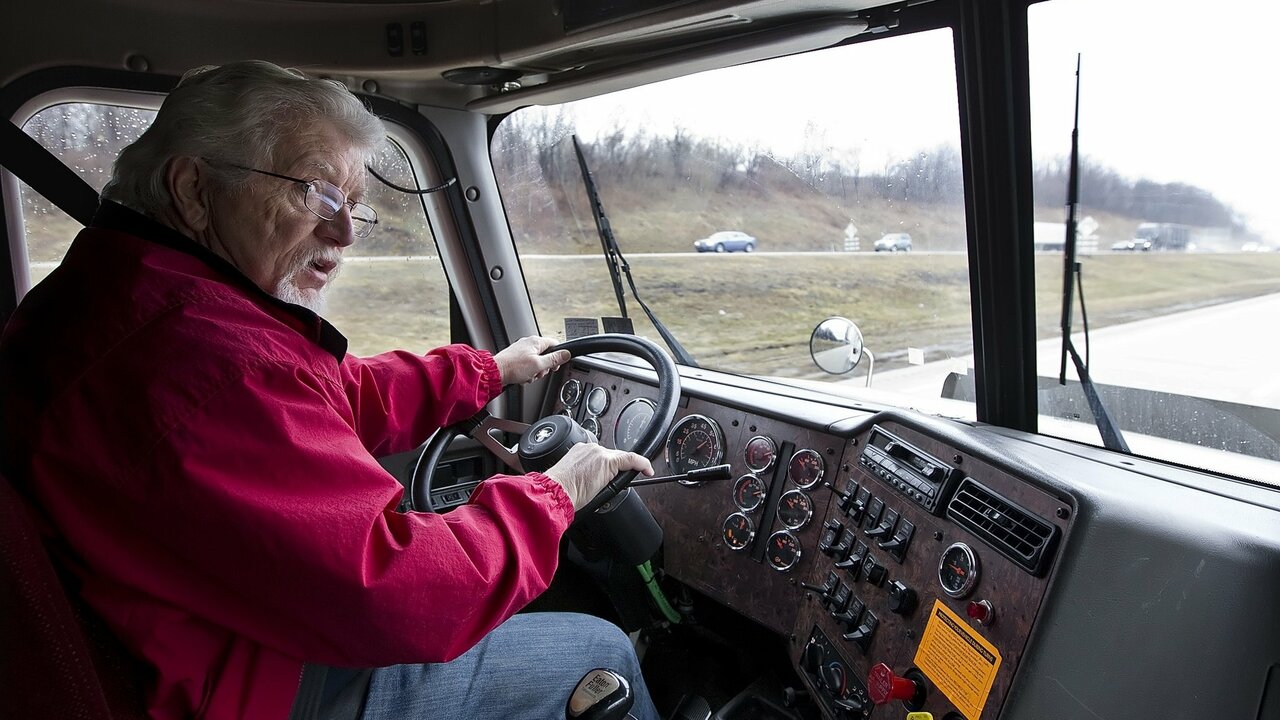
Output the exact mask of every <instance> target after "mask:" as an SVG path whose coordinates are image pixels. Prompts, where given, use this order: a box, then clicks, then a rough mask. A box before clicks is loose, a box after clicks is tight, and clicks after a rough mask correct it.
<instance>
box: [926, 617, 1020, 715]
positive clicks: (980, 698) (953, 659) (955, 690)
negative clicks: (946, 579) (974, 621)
mask: <svg viewBox="0 0 1280 720" xmlns="http://www.w3.org/2000/svg"><path fill="white" fill-rule="evenodd" d="M915 664H916V667H918V668H920V670H921V671H922V672H924V674H925V675H928V676H929V679H930V680H932V681H933V684H934V685H937V686H938V689H939V690H941V691H942V694H943V695H946V696H947V699H948V700H950V701H951V702H952V703H953V704H954V705H955V706H956V707H957V708H959V710H960V712H962V713H964V716H965V717H966V718H969V720H978V718H979V717H980V716H981V715H982V708H983V706H984V705H986V704H987V696H988V695H989V694H991V686H992V685H993V684H994V683H995V681H996V672H997V671H998V670H999V669H1000V651H999V650H996V648H995V646H994V645H992V644H991V643H989V642H987V641H986V640H985V639H983V637H982V636H981V635H978V634H977V633H975V632H974V631H973V630H972V629H971V628H970V627H969V623H967V622H965V621H964V620H963V619H961V618H960V616H959V615H957V614H955V613H954V612H952V611H951V609H950V608H948V607H947V606H946V605H943V604H942V601H940V600H934V601H933V610H932V612H931V613H930V615H929V624H928V625H927V626H925V629H924V637H922V638H921V639H920V647H919V648H917V649H916V659H915Z"/></svg>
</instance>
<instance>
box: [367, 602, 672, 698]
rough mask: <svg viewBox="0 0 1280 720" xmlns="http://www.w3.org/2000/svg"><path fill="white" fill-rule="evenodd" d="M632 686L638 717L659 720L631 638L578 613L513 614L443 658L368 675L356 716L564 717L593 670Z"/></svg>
mask: <svg viewBox="0 0 1280 720" xmlns="http://www.w3.org/2000/svg"><path fill="white" fill-rule="evenodd" d="M601 667H602V668H608V669H610V670H613V671H614V672H616V673H618V674H620V675H622V676H623V677H625V678H626V679H627V680H628V681H630V683H631V689H632V691H633V692H634V693H635V704H634V705H633V706H632V707H631V714H632V715H633V716H634V717H636V718H637V720H658V712H657V710H655V709H654V707H653V701H652V700H651V699H650V698H649V690H648V688H646V687H645V684H644V678H643V677H641V675H640V663H639V661H638V660H637V659H636V654H635V650H634V649H633V648H632V646H631V641H630V639H629V638H628V637H627V636H626V634H625V633H623V632H622V630H620V629H619V628H618V627H617V626H616V625H614V624H613V623H610V622H606V621H604V620H601V619H600V618H597V617H593V616H591V615H581V614H577V613H525V614H520V615H515V616H513V617H512V618H511V619H509V620H507V621H506V622H505V623H503V624H502V625H499V626H498V627H497V628H495V629H494V630H493V631H492V632H490V633H489V634H488V635H487V636H485V638H484V639H483V640H481V641H480V643H479V644H478V645H476V646H475V647H473V648H471V649H470V650H468V651H467V652H465V653H463V654H462V655H461V656H460V657H458V658H457V659H455V660H452V661H450V662H447V663H433V664H426V665H393V666H391V667H385V668H379V669H377V670H375V671H374V672H373V678H372V680H371V681H370V683H369V693H368V695H367V696H366V698H365V706H364V715H363V716H362V718H363V720H449V719H452V718H457V719H458V720H464V719H465V720H513V719H516V718H518V719H519V720H563V718H564V708H565V703H567V702H568V700H569V693H571V692H572V691H573V688H574V686H576V685H577V684H578V681H579V680H581V679H582V677H583V676H584V675H586V674H587V673H588V672H589V671H591V670H592V669H594V668H601Z"/></svg>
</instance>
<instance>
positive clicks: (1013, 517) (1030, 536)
mask: <svg viewBox="0 0 1280 720" xmlns="http://www.w3.org/2000/svg"><path fill="white" fill-rule="evenodd" d="M947 517H949V518H951V519H952V520H955V521H956V522H957V523H959V524H960V525H963V526H964V527H965V528H966V529H968V530H969V531H970V532H972V533H973V534H974V535H977V536H978V537H979V538H981V539H982V540H984V541H985V542H986V543H987V544H988V545H990V546H991V547H993V548H995V549H996V550H997V551H998V552H999V553H1000V554H1001V555H1004V556H1005V557H1007V558H1009V559H1010V560H1012V561H1014V562H1015V563H1017V564H1019V565H1021V566H1022V567H1023V568H1026V570H1027V571H1028V572H1030V573H1031V574H1032V575H1037V576H1038V575H1042V574H1043V573H1044V568H1045V566H1046V565H1047V564H1048V560H1049V558H1050V557H1052V554H1053V548H1054V545H1055V544H1056V542H1057V539H1058V527H1057V526H1056V525H1053V524H1051V523H1048V522H1046V521H1044V520H1043V519H1041V518H1040V517H1037V516H1036V515H1034V514H1032V513H1030V512H1027V511H1026V510H1024V509H1023V508H1021V507H1019V506H1017V505H1015V504H1013V503H1012V502H1010V501H1009V500H1006V499H1004V498H1002V497H1000V496H999V495H997V494H996V493H995V492H993V491H992V490H990V489H989V488H987V487H985V486H983V485H982V484H981V483H979V482H978V481H976V480H974V479H973V478H965V479H964V481H963V482H961V483H960V488H959V489H958V490H956V494H955V496H954V497H953V498H951V503H950V504H949V505H947Z"/></svg>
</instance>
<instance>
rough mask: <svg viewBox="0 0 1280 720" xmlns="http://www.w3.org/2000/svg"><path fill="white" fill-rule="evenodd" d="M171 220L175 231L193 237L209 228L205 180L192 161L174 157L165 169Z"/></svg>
mask: <svg viewBox="0 0 1280 720" xmlns="http://www.w3.org/2000/svg"><path fill="white" fill-rule="evenodd" d="M165 184H166V185H167V186H168V190H169V200H170V203H171V205H172V208H171V209H172V212H173V219H174V221H175V222H176V223H178V224H179V225H181V227H178V228H177V229H178V230H180V231H182V232H183V233H185V234H187V235H190V236H193V237H194V236H196V235H199V234H200V233H201V232H203V231H204V229H205V228H206V227H208V226H209V217H210V208H209V178H208V176H207V175H206V174H205V172H204V168H203V167H201V166H200V161H199V160H197V159H196V158H193V157H176V158H173V159H172V160H170V161H169V166H168V167H167V168H165Z"/></svg>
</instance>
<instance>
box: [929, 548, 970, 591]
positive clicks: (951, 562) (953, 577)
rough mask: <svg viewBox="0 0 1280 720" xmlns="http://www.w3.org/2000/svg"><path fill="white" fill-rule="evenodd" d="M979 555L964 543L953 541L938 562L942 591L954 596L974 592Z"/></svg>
mask: <svg viewBox="0 0 1280 720" xmlns="http://www.w3.org/2000/svg"><path fill="white" fill-rule="evenodd" d="M979 574H980V572H979V570H978V556H977V554H975V553H974V552H973V548H970V547H969V546H968V545H965V544H964V543H961V542H958V543H953V544H952V545H951V547H948V548H947V549H946V550H943V551H942V560H941V562H939V563H938V582H939V583H941V584H942V591H943V592H945V593H946V594H948V595H950V596H951V597H953V598H962V597H964V596H965V595H968V594H969V593H970V592H973V588H974V586H975V585H977V584H978V575H979Z"/></svg>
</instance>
